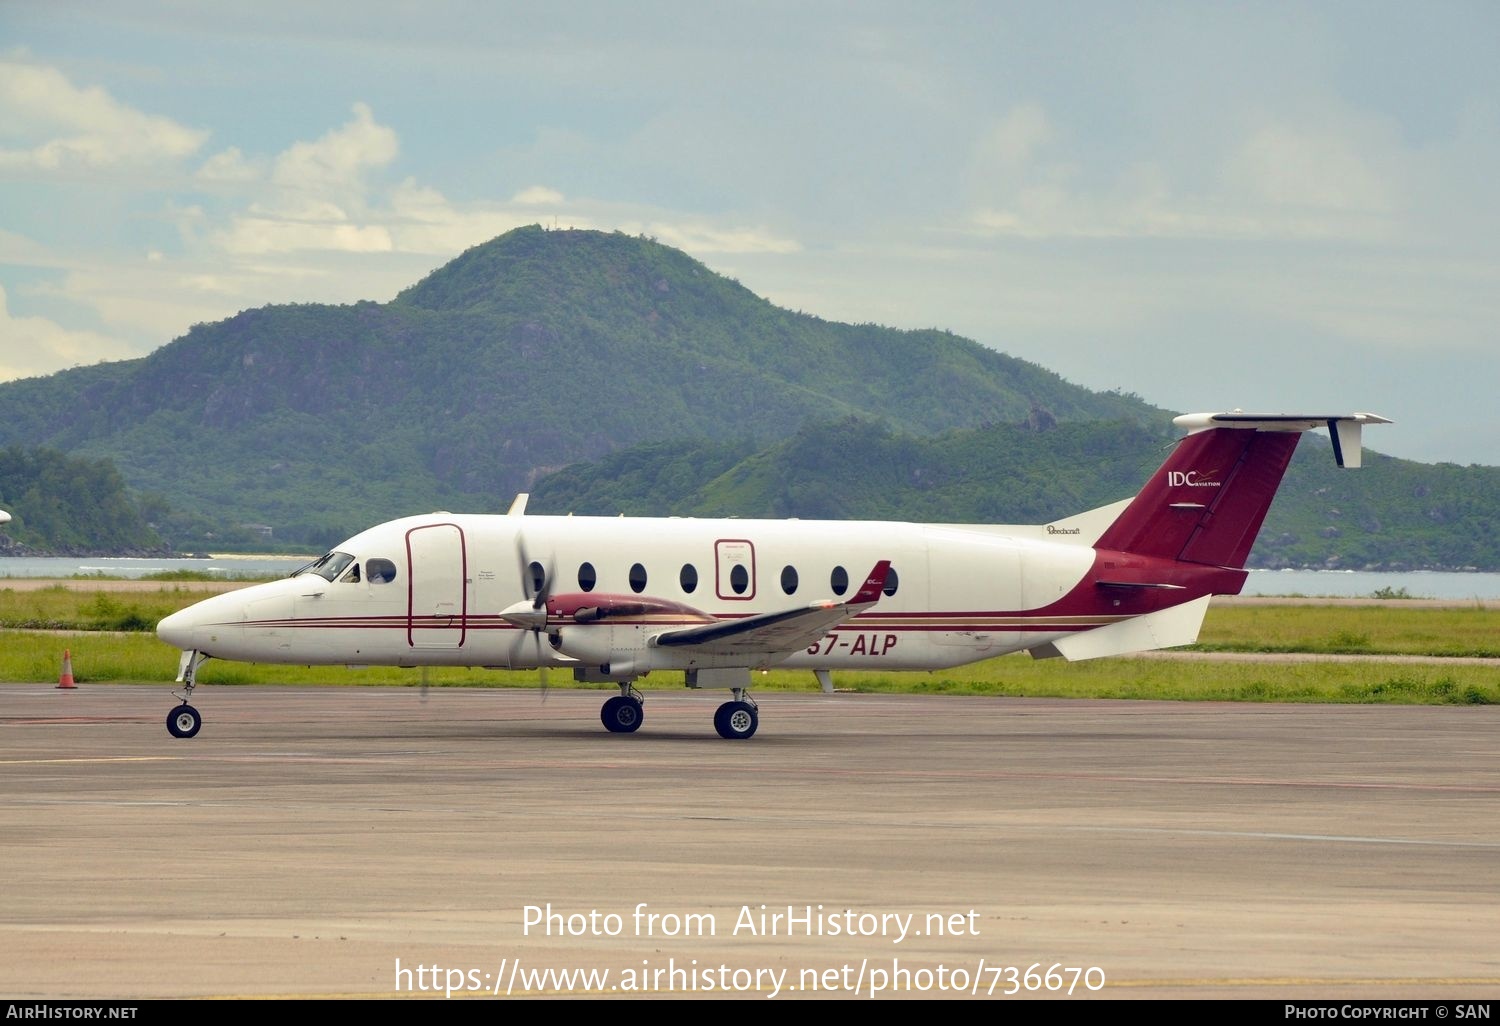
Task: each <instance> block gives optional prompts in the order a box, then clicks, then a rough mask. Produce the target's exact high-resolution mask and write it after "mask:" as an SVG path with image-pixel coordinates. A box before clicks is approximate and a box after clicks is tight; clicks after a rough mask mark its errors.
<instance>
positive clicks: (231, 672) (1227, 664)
mask: <svg viewBox="0 0 1500 1026" xmlns="http://www.w3.org/2000/svg"><path fill="white" fill-rule="evenodd" d="M199 598H202V593H201V592H194V591H191V590H187V589H183V588H179V587H176V586H174V585H173V584H171V583H169V582H164V583H163V584H162V586H161V587H160V588H159V589H155V590H148V591H139V592H129V593H119V592H109V591H89V590H74V589H70V588H64V587H62V586H57V587H49V588H41V589H37V590H31V591H16V590H12V589H7V588H4V587H3V586H0V681H16V682H23V683H33V684H35V683H56V682H57V680H58V678H59V675H60V671H61V666H62V658H63V654H64V652H65V651H66V652H67V653H68V654H69V657H70V662H71V665H72V669H73V675H74V680H75V681H76V682H77V683H78V684H79V685H84V684H90V683H110V682H120V683H126V682H128V683H151V682H159V683H162V684H163V685H167V684H170V682H171V681H172V679H173V677H175V676H176V672H177V658H178V652H177V650H176V649H174V648H172V647H171V646H169V645H166V644H164V643H163V642H161V641H158V640H157V639H156V637H155V635H154V634H153V633H152V630H153V628H154V627H155V624H156V622H157V621H158V620H160V619H161V618H162V617H163V616H166V615H167V614H169V613H172V612H175V611H176V610H178V609H181V608H182V607H184V606H186V605H189V604H191V603H192V602H194V601H197V600H198V599H199ZM1497 623H1500V613H1497V612H1495V611H1493V610H1485V609H1482V608H1478V607H1475V608H1472V609H1471V608H1450V609H1434V608H1424V607H1398V606H1391V607H1387V606H1333V605H1330V606H1318V605H1286V606H1274V605H1271V606H1226V607H1214V608H1211V609H1210V611H1209V614H1208V618H1207V620H1206V622H1205V624H1204V628H1203V632H1202V634H1201V636H1200V641H1199V644H1198V645H1196V646H1193V648H1194V649H1197V650H1199V651H1201V652H1204V653H1210V654H1211V653H1218V652H1259V653H1299V652H1300V653H1336V654H1342V655H1353V656H1361V655H1365V656H1372V657H1373V656H1384V655H1403V656H1416V657H1429V658H1431V657H1439V658H1440V657H1452V656H1481V657H1494V658H1497V660H1500V638H1497V634H1500V632H1497V631H1496V625H1497ZM199 682H200V683H202V684H205V685H215V684H218V685H235V684H290V685H318V686H329V685H375V686H392V687H401V686H416V685H419V684H424V683H425V684H427V685H429V686H433V687H528V688H530V687H536V686H538V684H539V683H540V676H539V674H538V673H537V672H536V671H524V672H523V671H500V670H482V669H463V668H447V667H445V668H433V669H429V670H426V671H422V670H410V669H406V670H403V669H397V668H390V667H371V668H368V669H346V668H343V667H326V666H325V667H306V666H273V665H267V664H242V663H221V662H216V661H209V662H207V663H205V664H204V665H203V668H202V670H201V671H200V676H199ZM834 683H835V685H836V686H837V687H839V688H841V689H845V690H850V691H863V692H889V693H928V694H931V693H942V694H964V695H1016V696H1023V695H1024V696H1035V697H1068V698H1134V699H1157V700H1176V701H1237V702H1246V701H1255V702H1340V703H1347V702H1393V703H1407V704H1470V705H1478V704H1497V703H1500V662H1497V665H1496V666H1493V667H1491V666H1483V665H1455V664H1443V663H1440V662H1437V663H1411V664H1405V663H1403V664H1391V663H1386V662H1380V661H1378V660H1376V659H1373V658H1372V659H1371V660H1369V661H1367V662H1365V661H1356V662H1339V663H1327V662H1281V661H1268V662H1248V663H1247V662H1240V661H1230V660H1212V659H1209V660H1208V661H1183V660H1167V659H1153V658H1121V659H1101V660H1091V661H1087V662H1082V663H1068V662H1066V661H1064V660H1060V659H1049V660H1043V661H1036V660H1033V659H1031V658H1030V657H1028V656H1024V655H1020V656H1002V657H1000V658H997V659H991V660H987V661H985V662H981V663H975V664H973V665H971V666H965V667H960V668H957V669H952V670H942V671H935V672H931V673H922V672H900V673H893V672H853V671H841V672H839V673H836V674H835V675H834ZM549 684H550V685H551V686H554V687H570V688H571V687H575V686H577V685H575V684H574V683H573V681H572V678H571V675H570V674H568V673H567V672H566V671H560V670H554V671H552V672H551V674H550V676H549ZM681 686H682V677H681V674H673V673H664V674H657V675H655V676H650V677H646V678H644V679H643V680H642V681H641V682H640V687H641V689H642V690H643V691H644V690H652V689H676V688H680V687H681ZM815 687H816V683H815V682H814V680H813V678H812V674H811V673H808V672H806V671H773V672H771V673H768V674H758V675H756V679H755V688H756V689H757V690H759V691H776V690H795V691H806V690H811V689H813V688H815ZM607 688H608V686H605V689H607Z"/></svg>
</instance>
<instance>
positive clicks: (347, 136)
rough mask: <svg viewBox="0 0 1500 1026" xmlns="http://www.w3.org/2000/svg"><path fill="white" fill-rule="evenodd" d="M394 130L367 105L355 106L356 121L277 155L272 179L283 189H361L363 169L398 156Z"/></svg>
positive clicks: (384, 162)
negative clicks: (377, 118)
mask: <svg viewBox="0 0 1500 1026" xmlns="http://www.w3.org/2000/svg"><path fill="white" fill-rule="evenodd" d="M398 150H399V147H398V145H397V142H396V133H395V131H394V130H393V129H391V128H388V127H386V126H385V125H380V124H377V123H376V122H375V116H374V114H373V113H372V112H371V110H370V107H369V105H368V104H364V103H356V104H355V105H354V120H353V121H350V122H349V123H347V124H345V125H343V126H341V127H339V128H336V129H334V130H333V131H331V132H329V133H327V134H326V135H324V136H323V137H322V138H321V139H318V140H317V141H316V142H299V143H296V144H295V145H293V146H291V147H290V148H289V149H287V150H286V151H285V152H284V153H282V154H281V155H280V156H279V157H277V158H276V163H275V166H274V167H273V168H272V170H271V180H272V182H274V183H275V184H276V185H278V186H281V187H282V188H287V189H293V190H299V191H306V192H313V193H319V194H322V193H327V192H329V191H342V190H348V189H353V190H357V191H362V188H363V186H362V180H363V176H364V172H365V171H366V170H367V169H369V168H375V167H384V166H385V165H387V164H389V163H390V162H391V161H393V160H395V159H396V154H397V152H398Z"/></svg>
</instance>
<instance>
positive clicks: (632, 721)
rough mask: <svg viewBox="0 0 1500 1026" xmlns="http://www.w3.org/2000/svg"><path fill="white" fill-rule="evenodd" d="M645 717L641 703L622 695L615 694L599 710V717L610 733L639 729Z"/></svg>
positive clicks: (632, 731)
mask: <svg viewBox="0 0 1500 1026" xmlns="http://www.w3.org/2000/svg"><path fill="white" fill-rule="evenodd" d="M645 718H646V710H645V708H644V707H642V705H641V703H639V702H637V701H636V700H635V699H633V698H626V697H625V696H624V695H616V696H615V697H613V698H611V699H610V700H609V701H607V702H605V703H604V708H603V709H600V710H599V719H601V720H603V721H604V726H605V728H606V729H607V730H609V731H610V733H612V734H632V733H634V732H635V731H637V730H639V729H640V726H641V721H642V720H644V719H645Z"/></svg>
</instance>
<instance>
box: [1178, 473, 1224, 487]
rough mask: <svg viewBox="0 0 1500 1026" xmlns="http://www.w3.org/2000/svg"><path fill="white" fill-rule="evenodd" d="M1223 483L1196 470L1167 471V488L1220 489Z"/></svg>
mask: <svg viewBox="0 0 1500 1026" xmlns="http://www.w3.org/2000/svg"><path fill="white" fill-rule="evenodd" d="M1221 483H1222V482H1220V481H1215V480H1213V479H1212V478H1209V477H1206V476H1204V475H1201V474H1199V473H1198V471H1196V470H1169V471H1167V486H1168V487H1170V488H1218V487H1219V485H1220V484H1221Z"/></svg>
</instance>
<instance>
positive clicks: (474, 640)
mask: <svg viewBox="0 0 1500 1026" xmlns="http://www.w3.org/2000/svg"><path fill="white" fill-rule="evenodd" d="M1059 523H1065V522H1059ZM1074 534H1075V532H1074V530H1073V529H1071V528H1066V527H1058V526H1056V525H1042V526H1037V527H1031V526H1023V527H997V526H989V525H924V524H911V523H901V522H875V521H853V522H843V521H838V522H834V521H806V520H710V519H692V518H627V517H618V518H606V517H571V516H569V517H549V516H529V515H528V516H502V515H481V514H449V513H435V514H428V515H423V516H416V517H408V518H405V519H402V520H397V521H392V522H389V523H386V524H382V525H380V526H377V527H374V528H371V529H369V530H367V531H364V532H362V533H360V534H358V535H355V536H354V537H352V538H350V539H349V540H348V541H346V542H344V543H343V544H341V545H339V546H338V547H337V548H336V549H335V550H333V551H332V552H330V553H329V554H328V555H327V556H325V557H324V559H323V560H321V561H320V562H319V563H318V564H315V565H314V566H313V567H311V568H308V569H304V570H303V571H300V572H299V573H298V574H297V575H296V576H293V577H290V578H287V579H284V580H280V581H274V582H269V583H266V584H260V585H254V586H251V587H247V588H243V589H239V590H236V591H233V592H229V593H226V594H223V595H219V596H215V597H213V598H210V599H207V600H205V601H203V602H200V603H198V604H196V605H194V606H191V607H189V608H187V609H185V610H182V611H181V612H179V613H176V614H173V615H171V616H169V617H167V618H166V619H164V620H163V621H162V622H161V624H160V625H159V628H158V633H159V635H160V637H161V638H162V639H163V640H165V641H167V642H169V643H170V644H172V645H174V646H176V647H178V648H181V649H184V650H196V651H198V652H201V653H204V654H205V655H208V656H212V657H216V658H221V659H231V660H239V661H248V662H270V663H297V664H308V665H317V664H351V665H398V666H423V665H462V666H490V667H506V668H521V667H534V666H538V665H549V666H558V665H570V664H571V665H575V666H577V665H579V664H580V662H582V663H584V664H587V663H591V662H594V663H597V662H601V659H600V658H599V656H598V653H599V652H601V651H602V652H606V653H608V652H610V651H623V650H625V649H631V650H632V651H633V652H634V654H633V655H632V658H633V659H636V663H635V664H634V665H637V666H639V667H640V668H642V669H643V670H647V669H681V668H685V666H684V665H683V664H681V663H680V662H674V661H673V660H674V658H680V656H677V655H676V654H674V653H670V652H667V651H666V650H659V651H658V650H651V651H649V652H647V642H648V640H649V635H650V633H651V632H653V631H659V630H662V629H663V628H669V627H671V626H673V620H672V616H671V615H670V614H664V613H660V612H658V613H657V614H656V615H654V616H651V617H644V616H643V617H640V618H638V619H637V620H635V621H632V620H631V619H630V618H628V617H626V618H619V617H616V618H615V619H613V620H611V622H610V623H609V624H608V625H607V626H605V625H600V626H596V627H592V628H590V627H587V626H583V625H581V624H579V625H574V624H571V623H570V624H569V625H568V626H566V627H563V628H561V629H558V630H549V631H548V632H546V634H547V637H546V641H545V642H544V641H543V640H542V639H543V632H539V631H534V630H530V629H527V628H525V627H523V626H519V625H518V624H517V623H515V622H513V621H512V620H507V619H506V618H504V617H502V615H501V613H502V611H505V610H507V609H509V608H511V607H513V606H515V604H516V603H518V602H522V601H525V600H527V599H529V598H530V597H531V594H532V593H531V592H530V591H528V580H530V581H531V582H532V583H538V582H540V581H542V580H545V581H546V585H547V588H546V590H547V591H548V592H550V593H551V594H552V595H558V594H562V593H567V594H568V595H570V596H571V597H572V598H574V599H575V600H576V599H578V596H579V595H599V596H614V597H616V598H619V597H622V596H624V597H628V596H632V595H636V596H641V597H643V598H649V599H654V600H658V601H660V602H662V603H664V604H674V603H675V604H680V605H681V606H683V607H688V608H689V610H695V611H697V614H698V615H694V616H688V615H684V616H683V617H681V618H679V620H680V623H683V624H686V623H692V622H702V621H703V620H704V619H705V618H712V619H716V620H723V619H732V618H739V617H746V616H751V615H754V614H759V613H767V612H773V611H778V610H786V609H789V608H793V607H798V606H805V605H807V604H808V603H810V602H816V601H826V600H838V599H841V598H847V597H848V596H849V594H851V593H852V589H856V588H858V587H859V584H860V580H861V578H862V575H864V574H865V573H866V572H867V571H869V568H870V567H871V566H872V565H873V564H875V563H876V562H877V561H880V560H889V561H890V563H891V571H892V573H891V574H890V575H889V576H888V578H887V581H886V587H885V589H884V594H883V595H882V596H881V597H880V599H879V601H878V602H876V603H875V605H874V606H872V607H870V608H869V609H868V610H866V611H864V612H861V613H860V614H859V615H858V616H856V617H854V618H853V619H852V620H850V621H848V622H847V623H844V624H841V625H839V626H837V627H835V628H833V629H832V630H830V631H829V632H828V633H827V634H825V635H823V636H822V637H820V638H818V639H816V640H815V641H813V642H811V643H809V644H808V645H807V646H806V647H805V648H801V649H799V650H798V651H796V652H793V653H791V654H790V655H787V654H785V653H780V654H777V655H776V656H775V657H774V658H767V659H764V660H762V661H761V663H759V664H757V666H759V665H777V666H783V667H806V668H809V669H840V668H878V667H884V668H888V669H893V670H911V669H938V668H943V667H949V666H957V665H962V664H964V663H968V662H973V661H976V660H979V659H984V658H988V657H990V656H994V655H1000V654H1003V653H1006V652H1014V651H1018V650H1022V649H1035V648H1038V647H1039V646H1045V645H1046V644H1047V643H1049V642H1051V641H1055V640H1057V639H1058V638H1061V637H1064V636H1067V635H1069V634H1072V633H1075V632H1077V631H1082V630H1092V629H1094V628H1096V627H1100V626H1103V625H1107V624H1110V623H1113V622H1115V621H1118V620H1122V619H1126V618H1129V617H1133V616H1139V615H1141V614H1143V613H1149V612H1151V611H1153V610H1156V609H1161V608H1165V607H1167V606H1170V605H1175V604H1178V603H1181V602H1183V601H1186V600H1188V599H1191V598H1195V597H1198V596H1200V595H1204V594H1210V593H1223V592H1233V591H1238V590H1239V586H1240V584H1241V583H1242V582H1243V579H1244V574H1243V571H1236V570H1228V569H1222V568H1218V567H1204V566H1191V565H1186V564H1180V563H1175V562H1173V561H1168V560H1150V559H1142V558H1141V557H1135V556H1128V555H1125V554H1120V553H1107V552H1096V550H1095V549H1093V548H1092V547H1090V546H1089V545H1088V544H1087V543H1086V542H1080V541H1079V540H1078V539H1077V538H1076V537H1075V536H1074ZM1132 575H1135V578H1132ZM1132 579H1138V581H1139V586H1132V584H1131V581H1132ZM1101 581H1102V582H1106V583H1101ZM577 604H578V602H577V601H575V602H574V605H577ZM606 631H608V632H609V633H608V634H605V633H603V632H606ZM633 639H634V640H633ZM636 648H638V649H639V651H634V649H636ZM699 665H705V666H706V665H709V664H708V663H701V664H699ZM719 665H725V664H724V663H723V662H722V661H721V662H720V663H719ZM752 668H756V667H752Z"/></svg>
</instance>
